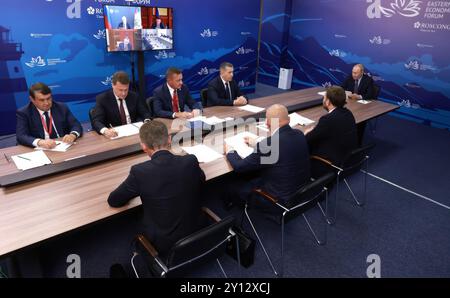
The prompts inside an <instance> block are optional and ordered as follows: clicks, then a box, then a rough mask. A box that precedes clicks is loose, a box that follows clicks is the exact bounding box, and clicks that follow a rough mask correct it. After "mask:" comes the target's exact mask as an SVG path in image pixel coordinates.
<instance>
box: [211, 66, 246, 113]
mask: <svg viewBox="0 0 450 298" xmlns="http://www.w3.org/2000/svg"><path fill="white" fill-rule="evenodd" d="M233 71H234V68H233V64H231V63H228V62H224V63H222V64H221V65H220V75H219V76H217V77H216V78H215V79H213V80H212V81H211V82H209V84H208V106H243V105H246V104H247V98H246V97H245V96H244V95H243V94H242V93H241V90H240V89H239V86H238V84H237V83H236V81H235V80H233Z"/></svg>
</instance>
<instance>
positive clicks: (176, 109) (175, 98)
mask: <svg viewBox="0 0 450 298" xmlns="http://www.w3.org/2000/svg"><path fill="white" fill-rule="evenodd" d="M172 109H173V111H174V113H178V112H179V111H180V104H179V102H178V94H177V90H174V91H173V98H172Z"/></svg>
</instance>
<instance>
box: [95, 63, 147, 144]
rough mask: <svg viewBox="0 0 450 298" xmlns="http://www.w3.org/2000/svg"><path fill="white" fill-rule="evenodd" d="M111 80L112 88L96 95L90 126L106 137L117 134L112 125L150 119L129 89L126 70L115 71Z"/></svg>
mask: <svg viewBox="0 0 450 298" xmlns="http://www.w3.org/2000/svg"><path fill="white" fill-rule="evenodd" d="M111 81H112V90H109V91H106V92H104V93H101V94H99V95H98V96H97V98H96V104H95V107H94V113H93V117H92V127H93V128H94V129H95V130H96V131H97V132H98V133H100V134H102V135H104V136H105V137H107V138H113V137H116V136H117V132H116V131H115V130H114V129H113V128H112V127H114V126H121V125H126V124H131V123H134V122H139V121H145V120H147V119H151V115H150V111H149V110H148V109H147V107H146V106H145V105H144V103H143V101H142V100H141V99H140V98H139V97H138V95H137V94H136V93H135V92H133V91H130V90H129V87H130V79H129V77H128V74H127V73H126V72H123V71H118V72H116V73H115V74H114V75H113V77H112V80H111Z"/></svg>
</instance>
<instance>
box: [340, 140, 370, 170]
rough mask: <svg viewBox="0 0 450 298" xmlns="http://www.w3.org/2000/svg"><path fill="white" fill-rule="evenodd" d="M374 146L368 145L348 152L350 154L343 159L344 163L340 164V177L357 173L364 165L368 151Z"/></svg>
mask: <svg viewBox="0 0 450 298" xmlns="http://www.w3.org/2000/svg"><path fill="white" fill-rule="evenodd" d="M374 146H375V144H369V145H366V146H364V147H360V148H357V149H355V150H353V151H352V152H350V154H349V155H348V156H347V157H346V158H345V160H344V162H343V163H342V167H341V168H342V169H343V171H342V172H341V174H340V175H341V176H343V177H347V176H349V175H351V174H353V173H355V172H357V171H359V170H360V169H361V167H362V165H363V164H364V162H365V161H366V160H367V158H368V157H367V154H368V152H369V150H370V149H372V148H373V147H374Z"/></svg>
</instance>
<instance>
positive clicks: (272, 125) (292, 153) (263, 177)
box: [225, 104, 310, 203]
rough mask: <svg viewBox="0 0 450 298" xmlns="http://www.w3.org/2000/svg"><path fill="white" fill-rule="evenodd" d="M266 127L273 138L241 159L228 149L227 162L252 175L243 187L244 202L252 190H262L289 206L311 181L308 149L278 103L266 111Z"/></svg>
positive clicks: (239, 170)
mask: <svg viewBox="0 0 450 298" xmlns="http://www.w3.org/2000/svg"><path fill="white" fill-rule="evenodd" d="M266 125H267V127H268V128H269V129H270V134H271V136H270V137H268V138H267V140H263V141H261V142H259V143H258V144H256V152H253V153H252V154H251V155H249V156H247V157H246V158H244V159H242V158H241V157H240V156H239V155H238V154H237V153H236V152H235V151H230V150H229V148H225V149H226V151H228V152H227V159H228V161H229V162H230V164H231V166H232V167H233V169H234V171H235V172H237V173H238V174H241V173H252V176H253V177H251V180H250V181H249V182H248V183H245V184H243V185H242V186H240V189H239V194H238V196H239V197H240V198H241V199H243V200H247V199H248V198H249V195H250V193H251V191H252V189H253V188H260V189H262V190H263V191H265V192H266V193H268V194H269V195H271V196H273V197H275V198H277V199H278V200H280V202H281V203H287V201H288V199H289V198H290V197H291V196H292V195H293V194H294V193H295V192H296V191H297V190H298V189H300V187H301V186H303V185H304V184H305V183H307V182H309V178H310V174H309V173H310V172H309V171H310V166H309V154H308V146H307V143H306V139H305V136H304V135H303V133H302V132H301V131H300V130H296V129H292V128H291V127H290V126H289V115H288V110H287V109H286V107H285V106H283V105H280V104H275V105H273V106H271V107H270V108H269V109H267V112H266ZM250 143H251V142H250ZM225 147H226V146H225Z"/></svg>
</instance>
